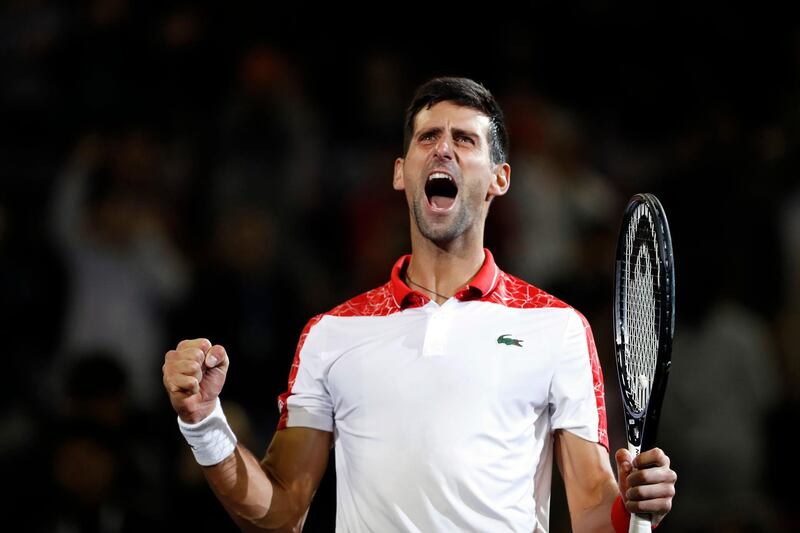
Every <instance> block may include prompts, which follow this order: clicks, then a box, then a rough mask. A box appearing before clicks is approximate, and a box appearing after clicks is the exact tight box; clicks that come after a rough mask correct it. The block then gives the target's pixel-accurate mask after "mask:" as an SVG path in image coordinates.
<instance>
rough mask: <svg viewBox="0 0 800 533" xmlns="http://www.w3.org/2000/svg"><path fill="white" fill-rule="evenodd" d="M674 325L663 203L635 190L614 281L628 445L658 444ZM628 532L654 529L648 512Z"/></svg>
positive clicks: (638, 449) (639, 447) (672, 275)
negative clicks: (659, 421) (658, 430)
mask: <svg viewBox="0 0 800 533" xmlns="http://www.w3.org/2000/svg"><path fill="white" fill-rule="evenodd" d="M674 329H675V269H674V263H673V257H672V240H671V238H670V234H669V226H668V225H667V217H666V215H665V214H664V209H663V208H662V207H661V203H660V202H659V201H658V199H657V198H656V197H655V196H653V195H652V194H637V195H634V196H633V197H632V198H631V200H630V201H629V202H628V206H627V207H626V208H625V213H624V215H623V217H622V226H621V227H620V232H619V242H618V243H617V256H616V276H615V283H614V344H615V349H616V361H617V375H618V377H619V387H620V392H621V393H622V405H623V407H624V414H625V430H626V436H627V440H628V449H629V450H630V451H631V453H632V454H633V455H634V457H635V456H636V455H638V454H639V452H641V451H645V450H649V449H650V448H652V447H653V446H654V444H655V440H656V432H657V429H658V419H659V416H660V414H661V403H662V401H663V399H664V392H665V390H666V387H667V377H668V376H669V368H670V357H671V352H672V334H673V332H674ZM630 532H631V533H633V532H637V533H638V532H647V533H649V532H650V517H649V515H646V514H644V515H641V514H635V515H634V516H632V517H631V525H630Z"/></svg>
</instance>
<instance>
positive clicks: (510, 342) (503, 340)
mask: <svg viewBox="0 0 800 533" xmlns="http://www.w3.org/2000/svg"><path fill="white" fill-rule="evenodd" d="M509 335H511V334H510V333H505V334H503V335H500V336H499V337H497V344H505V345H506V346H519V347H520V348H522V343H523V342H524V341H523V340H522V339H512V338H510V337H509Z"/></svg>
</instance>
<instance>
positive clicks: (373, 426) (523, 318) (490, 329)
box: [326, 302, 565, 440]
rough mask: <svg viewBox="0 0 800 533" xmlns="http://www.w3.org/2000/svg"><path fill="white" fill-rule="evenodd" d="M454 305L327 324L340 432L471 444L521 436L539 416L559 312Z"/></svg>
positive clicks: (554, 354) (558, 333)
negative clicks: (491, 436) (492, 436)
mask: <svg viewBox="0 0 800 533" xmlns="http://www.w3.org/2000/svg"><path fill="white" fill-rule="evenodd" d="M453 304H454V305H450V306H448V304H447V303H446V304H445V305H444V306H442V307H436V306H427V307H425V308H419V309H414V310H409V311H406V312H404V313H401V314H398V315H397V316H392V317H377V318H364V319H358V320H355V321H353V320H346V321H340V322H339V323H334V324H329V325H328V326H329V342H328V345H329V347H330V349H331V352H330V359H329V361H330V365H329V366H328V371H327V374H326V385H327V387H328V390H329V393H330V395H331V399H332V400H333V405H334V417H335V421H336V426H337V427H338V428H339V430H340V431H341V430H344V431H346V432H349V433H353V434H356V435H359V436H367V437H374V438H376V439H381V438H386V435H387V434H388V435H391V437H389V438H401V437H400V435H408V434H416V435H419V434H420V433H425V434H428V435H432V436H433V437H435V436H436V435H438V436H439V437H442V438H448V439H455V440H458V439H467V440H470V439H474V438H480V437H481V435H482V434H484V433H486V434H489V433H498V432H500V433H502V432H511V433H519V432H523V431H525V430H526V428H528V427H530V426H531V425H532V423H533V422H535V420H536V419H537V418H538V417H539V416H541V415H542V414H543V413H545V412H546V410H547V408H548V396H549V391H550V382H551V379H552V374H553V371H554V370H553V369H554V367H555V364H556V360H557V358H558V356H559V350H560V347H561V340H562V337H563V332H564V324H565V321H564V310H560V309H559V310H549V309H544V310H536V311H530V310H527V311H526V312H525V313H523V312H520V311H518V310H512V309H506V308H503V307H501V306H496V305H486V304H483V305H481V304H472V305H470V304H464V303H461V302H453ZM487 432H488V433H487ZM418 438H422V437H418ZM437 440H438V439H437Z"/></svg>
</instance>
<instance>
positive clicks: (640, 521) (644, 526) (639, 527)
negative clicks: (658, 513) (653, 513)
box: [628, 513, 653, 533]
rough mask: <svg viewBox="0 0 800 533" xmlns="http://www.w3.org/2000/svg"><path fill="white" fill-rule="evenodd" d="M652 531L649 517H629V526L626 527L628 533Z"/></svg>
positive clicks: (638, 515) (636, 515) (637, 515)
mask: <svg viewBox="0 0 800 533" xmlns="http://www.w3.org/2000/svg"><path fill="white" fill-rule="evenodd" d="M652 530H653V526H652V525H651V524H650V515H647V514H636V513H634V514H632V515H631V525H630V526H629V527H628V533H650V532H651V531H652Z"/></svg>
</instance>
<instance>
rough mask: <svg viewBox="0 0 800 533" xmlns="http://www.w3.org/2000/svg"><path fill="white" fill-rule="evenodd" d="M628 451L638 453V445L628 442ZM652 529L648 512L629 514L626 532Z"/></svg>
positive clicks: (640, 532) (639, 449)
mask: <svg viewBox="0 0 800 533" xmlns="http://www.w3.org/2000/svg"><path fill="white" fill-rule="evenodd" d="M628 451H629V452H631V455H632V456H633V457H636V456H637V455H639V452H640V451H641V447H640V446H636V445H633V444H631V443H630V442H629V443H628ZM651 531H652V525H651V523H650V515H649V514H636V513H634V514H632V515H631V522H630V525H629V526H628V533H650V532H651Z"/></svg>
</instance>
